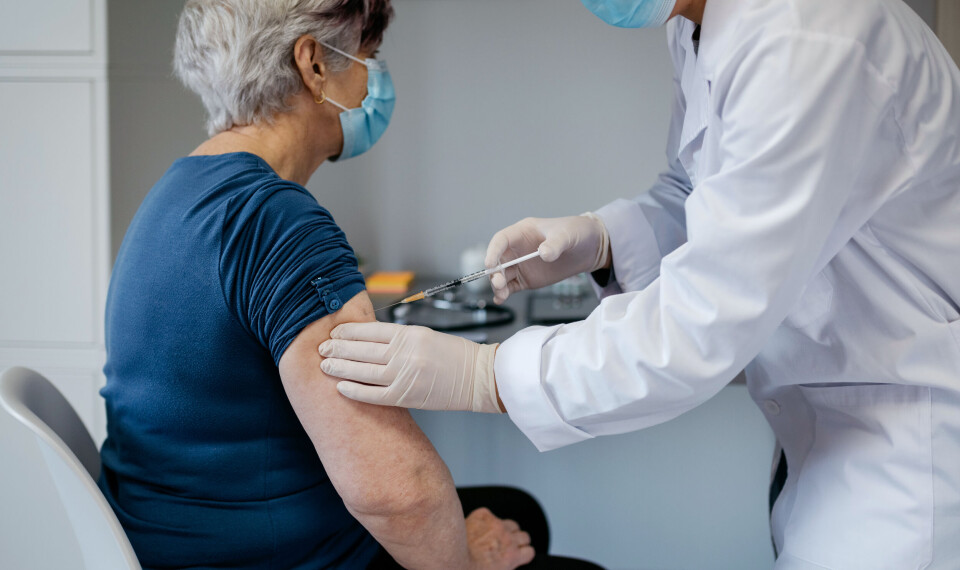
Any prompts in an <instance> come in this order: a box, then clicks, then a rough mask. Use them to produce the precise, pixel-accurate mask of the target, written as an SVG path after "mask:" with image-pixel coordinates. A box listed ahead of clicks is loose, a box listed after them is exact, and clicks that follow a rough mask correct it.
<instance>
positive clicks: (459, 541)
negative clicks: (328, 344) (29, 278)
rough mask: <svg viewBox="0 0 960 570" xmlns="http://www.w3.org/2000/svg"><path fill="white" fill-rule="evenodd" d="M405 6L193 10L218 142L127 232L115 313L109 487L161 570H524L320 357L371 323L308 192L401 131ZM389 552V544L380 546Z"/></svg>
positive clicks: (432, 459) (398, 423) (327, 2)
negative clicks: (397, 59) (399, 35)
mask: <svg viewBox="0 0 960 570" xmlns="http://www.w3.org/2000/svg"><path fill="white" fill-rule="evenodd" d="M391 15H392V8H391V7H390V3H389V0H271V1H265V0H190V1H188V2H187V3H186V7H185V8H184V11H183V14H182V17H181V20H180V25H179V30H178V34H177V42H176V55H175V68H176V72H177V75H178V76H179V77H180V79H181V80H182V81H183V82H184V83H185V84H186V85H187V86H188V87H189V88H190V89H192V90H193V91H195V92H196V93H197V94H199V95H200V97H201V98H202V99H203V102H204V105H205V106H206V108H207V111H208V113H209V123H208V129H209V132H210V135H211V138H210V139H209V140H207V141H206V142H204V143H203V144H201V145H200V146H199V147H198V148H197V149H196V150H194V151H193V152H192V153H191V154H190V155H189V156H187V157H185V158H181V159H179V160H177V161H176V162H174V164H173V165H172V166H171V167H170V169H169V170H168V171H167V173H166V174H165V175H164V176H163V178H161V179H160V181H159V182H158V183H157V184H156V185H155V186H154V188H153V189H152V190H151V191H150V193H149V195H148V196H147V197H146V199H145V200H144V202H143V204H142V206H141V207H140V209H139V211H138V212H137V215H136V217H135V218H134V220H133V222H132V223H131V225H130V228H129V230H128V232H127V234H126V237H125V239H124V242H123V246H122V248H121V250H120V253H119V257H118V259H117V262H116V266H115V268H114V272H113V277H112V281H111V285H110V294H109V301H108V304H107V314H106V325H107V339H106V345H107V352H108V357H107V364H106V367H105V373H106V376H107V385H106V387H105V388H104V389H103V391H102V394H103V397H104V398H105V399H106V405H107V417H108V435H109V437H108V438H107V440H106V442H105V443H104V446H103V451H102V457H103V475H102V477H101V478H100V481H99V485H100V487H101V489H102V490H103V492H104V494H105V495H106V497H107V498H108V500H109V501H110V503H111V505H112V506H113V508H114V510H115V511H116V513H117V515H118V517H119V519H120V521H121V523H122V524H123V527H124V528H125V530H126V532H127V534H128V536H129V537H130V540H131V542H132V543H133V546H134V548H135V550H136V552H137V555H138V556H139V558H140V560H141V563H142V564H143V566H144V567H146V568H174V567H177V568H181V567H190V568H277V569H280V568H304V569H306V568H310V569H316V568H365V567H369V566H371V565H375V564H376V563H377V560H380V561H384V560H386V561H389V564H395V563H399V564H401V565H403V566H405V567H414V568H513V567H516V566H518V565H520V564H523V563H526V562H529V561H530V560H531V558H532V557H533V556H534V552H533V548H531V546H530V537H529V536H528V534H527V533H526V532H523V531H521V530H520V529H519V528H518V526H517V524H516V523H514V522H512V521H509V520H501V519H499V518H497V517H495V516H494V515H492V514H491V512H490V511H488V510H482V509H481V510H477V511H474V512H473V513H472V514H471V515H470V516H469V517H467V518H466V519H464V514H463V510H462V507H461V503H460V501H459V500H458V496H457V492H456V489H455V488H454V485H453V482H452V481H451V478H450V474H449V471H448V470H447V468H446V466H445V465H444V464H443V462H442V461H441V459H440V458H439V456H438V455H437V453H436V451H435V450H434V449H433V447H432V446H431V445H430V442H429V441H428V440H427V438H426V437H425V436H424V435H423V433H422V432H421V431H420V430H419V429H418V427H417V426H416V424H415V423H414V422H413V420H412V419H411V418H410V416H409V415H408V413H407V412H406V411H403V410H399V409H392V408H383V407H377V406H370V405H366V404H358V403H356V402H353V401H351V400H348V399H346V398H343V397H341V396H340V395H339V394H337V391H336V385H335V383H333V382H331V381H330V380H329V379H328V378H327V377H325V376H324V375H323V373H322V372H321V370H320V367H319V363H320V357H319V356H318V354H317V346H318V345H319V344H320V343H321V342H323V341H324V340H325V339H326V338H328V336H329V331H330V330H331V329H332V328H333V327H335V326H336V325H337V324H338V323H343V322H349V321H369V320H372V319H373V311H372V308H371V305H370V301H369V299H368V297H367V295H366V293H365V291H364V281H363V278H362V276H361V275H360V273H359V272H358V271H357V261H356V258H355V257H354V254H353V251H352V250H351V248H350V246H349V245H348V244H347V241H346V239H345V237H344V234H343V233H342V232H341V230H340V228H338V227H337V225H336V223H335V222H334V220H333V218H332V217H331V215H330V213H329V212H328V211H327V210H325V209H323V208H322V207H321V206H319V205H318V203H317V201H316V200H315V199H314V198H313V197H312V196H311V195H310V193H308V192H307V190H306V189H305V188H304V186H303V185H304V184H306V183H307V181H308V180H309V179H310V177H311V175H312V174H313V172H314V171H315V170H316V169H317V167H319V166H320V164H321V163H323V162H324V161H325V160H327V159H336V158H339V159H340V160H343V159H346V158H350V157H352V156H356V155H358V154H360V153H362V152H364V151H365V150H367V149H368V148H370V146H372V145H373V143H375V142H376V140H377V138H379V136H380V135H381V134H382V133H383V131H384V130H385V129H386V126H387V123H388V122H389V119H390V115H391V112H392V110H393V88H392V85H391V82H390V76H389V75H388V74H387V72H386V69H385V67H384V66H383V64H382V63H380V62H378V61H376V60H374V59H371V58H373V57H374V56H375V55H376V51H377V48H378V46H379V45H380V42H381V38H382V36H383V33H384V30H385V28H386V26H387V24H388V22H389V20H390V18H391ZM378 543H379V544H378Z"/></svg>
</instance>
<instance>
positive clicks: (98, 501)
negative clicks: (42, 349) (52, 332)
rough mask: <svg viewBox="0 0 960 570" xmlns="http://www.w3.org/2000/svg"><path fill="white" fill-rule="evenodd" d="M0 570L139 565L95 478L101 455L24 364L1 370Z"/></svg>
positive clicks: (106, 569)
mask: <svg viewBox="0 0 960 570" xmlns="http://www.w3.org/2000/svg"><path fill="white" fill-rule="evenodd" d="M0 410H2V412H0V462H2V465H3V467H0V568H3V569H9V570H46V569H48V568H49V569H51V570H53V569H56V570H72V569H84V570H114V569H116V570H127V569H133V570H139V569H140V564H139V563H138V562H137V557H136V555H135V554H134V552H133V548H132V547H131V546H130V541H129V540H128V539H127V536H126V535H125V534H124V532H123V527H121V526H120V522H119V521H118V520H117V517H116V515H115V514H114V513H113V510H112V509H111V508H110V505H109V504H108V503H107V500H106V499H105V498H104V496H103V494H102V493H101V492H100V489H99V488H98V487H97V485H96V483H95V482H94V481H95V479H96V478H97V477H98V476H99V474H100V454H99V452H98V451H97V448H96V446H95V445H94V443H93V439H92V438H91V437H90V433H89V432H88V431H87V429H86V427H84V425H83V422H82V421H81V420H80V417H79V416H77V413H76V412H75V411H74V409H73V408H72V407H71V406H70V404H69V403H68V402H67V400H66V398H64V397H63V395H62V394H61V393H60V392H59V391H58V390H57V389H56V388H55V387H54V386H53V384H51V383H50V381H48V380H47V379H46V378H44V377H43V376H41V375H40V374H38V373H37V372H34V371H33V370H29V369H27V368H10V369H7V370H6V371H4V372H3V374H2V375H0Z"/></svg>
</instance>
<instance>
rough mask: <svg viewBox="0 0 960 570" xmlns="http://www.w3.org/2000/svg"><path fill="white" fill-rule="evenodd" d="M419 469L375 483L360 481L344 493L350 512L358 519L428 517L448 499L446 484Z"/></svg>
mask: <svg viewBox="0 0 960 570" xmlns="http://www.w3.org/2000/svg"><path fill="white" fill-rule="evenodd" d="M425 471H428V469H418V470H415V471H412V472H411V473H409V474H405V475H402V476H396V477H392V478H386V479H383V478H378V479H375V480H368V481H361V480H358V481H357V484H356V485H353V486H351V488H350V489H344V490H343V491H342V492H341V498H342V499H343V502H344V504H345V505H346V507H347V509H348V510H349V511H350V512H351V513H352V514H353V515H354V516H355V517H357V518H358V519H359V518H364V517H377V518H395V519H404V520H412V519H417V518H420V517H422V516H426V517H429V516H430V514H431V513H434V512H436V510H437V509H438V508H439V506H440V504H441V503H442V502H443V500H444V498H445V494H444V493H443V492H442V490H441V489H442V487H443V484H442V483H441V482H440V481H437V480H436V479H435V478H434V477H431V476H430V475H429V473H426V472H425Z"/></svg>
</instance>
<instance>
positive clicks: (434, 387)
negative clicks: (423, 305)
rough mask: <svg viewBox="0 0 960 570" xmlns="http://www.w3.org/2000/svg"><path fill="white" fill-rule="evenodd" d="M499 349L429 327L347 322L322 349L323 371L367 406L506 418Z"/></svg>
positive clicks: (340, 387) (346, 391)
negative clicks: (497, 374) (497, 368)
mask: <svg viewBox="0 0 960 570" xmlns="http://www.w3.org/2000/svg"><path fill="white" fill-rule="evenodd" d="M497 346H498V345H495V344H494V345H487V344H477V343H475V342H470V341H468V340H466V339H464V338H460V337H458V336H453V335H448V334H443V333H439V332H436V331H434V330H431V329H428V328H426V327H417V326H406V325H397V324H393V323H377V322H374V323H345V324H342V325H340V326H338V327H337V328H335V329H333V331H331V333H330V340H328V341H326V342H324V343H323V344H321V345H320V356H323V357H324V358H325V359H326V360H324V361H323V362H321V363H320V368H321V369H322V370H323V371H324V372H325V373H326V374H328V375H329V376H333V377H336V378H343V379H344V381H343V382H340V383H338V384H337V390H339V391H340V393H341V394H343V395H344V396H346V397H348V398H350V399H352V400H357V401H360V402H367V403H368V404H379V405H382V406H399V407H401V408H419V409H425V410H465V411H474V412H488V413H502V412H503V410H501V409H500V404H499V401H498V399H497V386H496V381H495V380H494V375H493V358H494V355H495V354H496V351H497Z"/></svg>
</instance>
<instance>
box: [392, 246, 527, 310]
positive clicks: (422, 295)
mask: <svg viewBox="0 0 960 570" xmlns="http://www.w3.org/2000/svg"><path fill="white" fill-rule="evenodd" d="M535 257H540V252H539V251H535V252H533V253H530V254H528V255H524V256H523V257H518V258H516V259H513V260H510V261H508V262H506V263H501V264H500V265H498V266H496V267H491V268H490V269H484V270H483V271H477V272H476V273H471V274H470V275H465V276H463V277H461V278H459V279H454V280H453V281H449V282H447V283H444V284H442V285H437V286H436V287H431V288H430V289H425V290H423V291H420V292H419V293H417V294H415V295H411V296H409V297H407V298H406V299H403V300H401V301H397V302H396V303H393V304H391V305H387V306H386V307H380V308H379V309H377V311H382V310H384V309H389V308H390V307H395V306H397V305H406V304H407V303H413V302H414V301H420V300H422V299H426V298H428V297H433V296H434V295H436V294H438V293H443V292H444V291H449V290H450V289H454V288H456V287H459V286H461V285H463V284H465V283H470V282H471V281H476V280H477V279H480V278H482V277H486V276H487V275H492V274H494V273H499V272H501V271H503V270H504V269H507V268H509V267H513V266H514V265H518V264H520V263H523V262H524V261H529V260H531V259H533V258H535Z"/></svg>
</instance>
